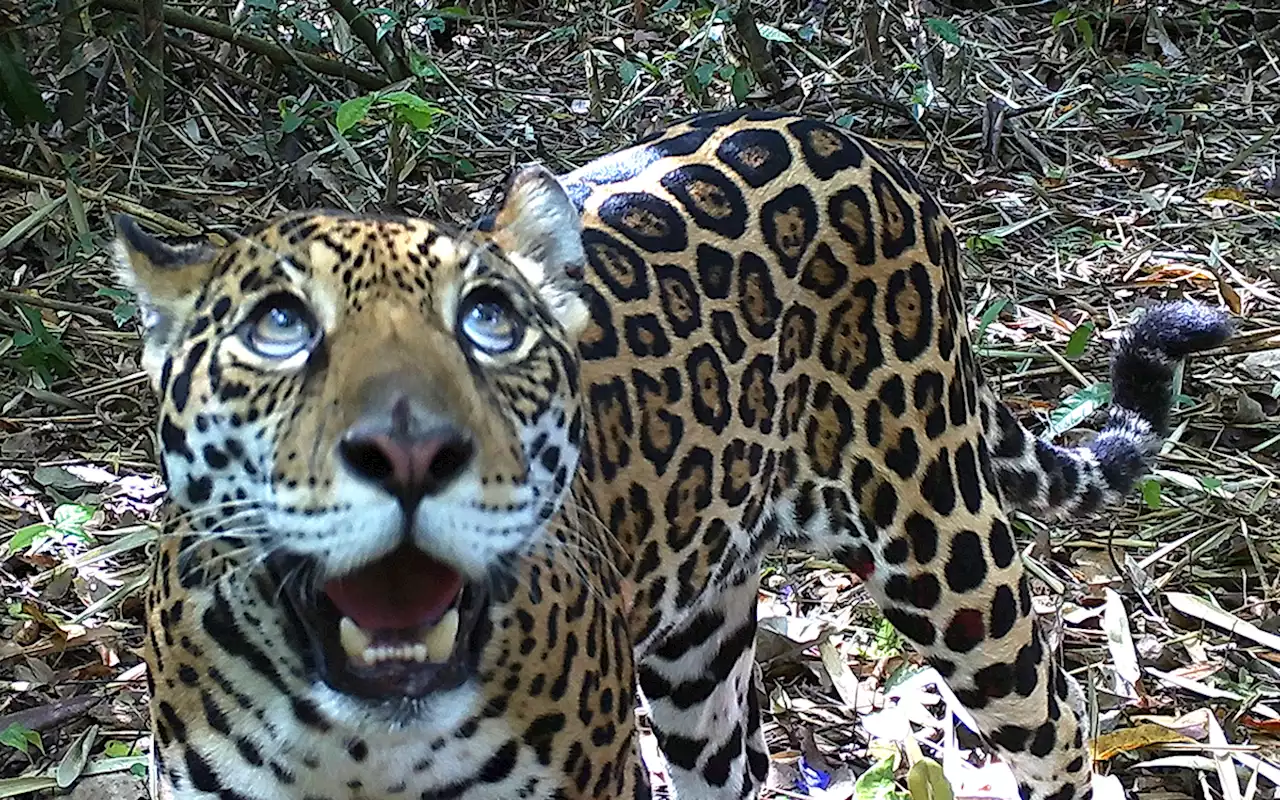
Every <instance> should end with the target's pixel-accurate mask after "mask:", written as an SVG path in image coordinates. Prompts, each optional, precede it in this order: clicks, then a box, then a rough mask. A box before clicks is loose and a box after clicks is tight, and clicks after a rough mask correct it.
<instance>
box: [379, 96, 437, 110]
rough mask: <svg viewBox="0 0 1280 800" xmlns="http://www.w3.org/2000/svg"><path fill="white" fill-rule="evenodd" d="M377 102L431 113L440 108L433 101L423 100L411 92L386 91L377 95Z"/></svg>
mask: <svg viewBox="0 0 1280 800" xmlns="http://www.w3.org/2000/svg"><path fill="white" fill-rule="evenodd" d="M378 102H379V103H386V104H387V105H391V106H397V107H400V108H413V109H416V110H418V111H428V112H431V113H435V112H436V111H439V110H440V107H439V106H437V105H436V104H435V103H432V102H431V101H429V100H423V99H422V98H421V97H419V96H418V95H416V94H414V93H413V92H404V91H400V92H387V93H386V94H384V95H379V96H378Z"/></svg>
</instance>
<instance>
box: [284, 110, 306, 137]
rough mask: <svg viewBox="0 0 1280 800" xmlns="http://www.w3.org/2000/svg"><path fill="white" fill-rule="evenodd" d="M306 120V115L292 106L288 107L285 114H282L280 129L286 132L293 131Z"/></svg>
mask: <svg viewBox="0 0 1280 800" xmlns="http://www.w3.org/2000/svg"><path fill="white" fill-rule="evenodd" d="M306 121H307V118H306V117H304V116H302V115H300V114H298V113H297V112H296V111H294V110H293V109H292V108H286V109H285V110H284V114H282V115H281V119H280V130H282V131H284V132H285V133H293V132H294V131H296V130H297V129H298V128H301V127H302V125H303V123H304V122H306Z"/></svg>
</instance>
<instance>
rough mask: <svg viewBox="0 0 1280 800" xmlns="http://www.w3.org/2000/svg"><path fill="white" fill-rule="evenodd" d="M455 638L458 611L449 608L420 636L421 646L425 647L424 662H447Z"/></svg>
mask: <svg viewBox="0 0 1280 800" xmlns="http://www.w3.org/2000/svg"><path fill="white" fill-rule="evenodd" d="M457 638H458V609H456V608H451V609H449V610H448V611H446V612H444V616H443V617H441V618H440V621H439V622H437V623H436V624H435V626H434V627H433V628H432V629H431V630H429V631H427V632H426V633H424V634H423V635H422V644H424V645H425V646H426V660H429V661H432V662H436V663H438V662H441V661H448V660H449V655H450V654H451V653H452V652H453V643H454V642H455V641H456V640H457ZM415 655H416V654H415Z"/></svg>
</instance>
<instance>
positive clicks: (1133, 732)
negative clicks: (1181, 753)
mask: <svg viewBox="0 0 1280 800" xmlns="http://www.w3.org/2000/svg"><path fill="white" fill-rule="evenodd" d="M1191 741H1194V740H1192V739H1188V738H1187V737H1186V736H1183V735H1182V734H1180V733H1178V732H1177V731H1174V730H1169V729H1168V728H1166V727H1164V726H1163V725H1156V724H1155V723H1152V722H1148V723H1145V724H1143V725H1138V726H1136V727H1133V728H1121V729H1119V730H1115V731H1111V732H1110V733H1103V734H1100V735H1099V736H1098V738H1096V739H1094V741H1093V759H1094V760H1095V761H1109V760H1110V759H1112V758H1114V757H1116V756H1118V755H1120V754H1121V753H1127V752H1129V751H1130V750H1140V749H1141V748H1143V747H1151V746H1152V745H1157V744H1170V743H1172V742H1191Z"/></svg>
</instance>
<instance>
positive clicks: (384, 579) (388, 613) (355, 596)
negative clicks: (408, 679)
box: [324, 547, 462, 664]
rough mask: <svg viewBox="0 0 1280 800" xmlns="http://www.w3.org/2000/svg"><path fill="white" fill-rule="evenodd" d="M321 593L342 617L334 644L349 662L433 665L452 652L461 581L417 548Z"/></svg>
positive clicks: (394, 555)
mask: <svg viewBox="0 0 1280 800" xmlns="http://www.w3.org/2000/svg"><path fill="white" fill-rule="evenodd" d="M324 591H325V594H326V595H328V597H329V599H330V600H331V601H332V602H333V604H334V606H335V607H337V609H338V611H339V613H341V614H342V619H341V620H340V621H339V623H338V632H339V636H340V641H341V644H342V648H343V650H345V651H346V653H347V655H348V656H350V657H352V658H354V659H357V660H360V661H363V662H364V663H366V664H375V663H378V662H380V661H386V660H391V659H394V660H413V661H432V662H438V661H444V660H446V659H448V657H449V654H450V653H451V652H452V651H453V644H454V639H455V638H456V636H457V631H458V611H457V609H455V608H454V607H453V606H454V601H456V600H457V599H458V595H459V594H460V593H461V591H462V576H461V575H459V574H458V572H457V571H455V570H454V569H452V568H450V567H449V566H447V565H445V564H442V563H441V562H439V561H437V560H435V559H434V558H432V557H430V556H428V555H427V554H426V553H423V552H422V551H420V550H418V549H417V548H412V547H402V548H400V549H399V550H396V551H395V552H394V553H391V554H389V555H387V556H386V557H384V558H382V559H380V560H378V561H376V562H374V563H372V564H369V565H367V566H365V567H362V568H361V569H359V570H357V571H356V572H352V573H349V574H347V575H343V576H342V577H341V578H335V579H334V580H331V581H329V582H328V583H326V584H325V586H324Z"/></svg>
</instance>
